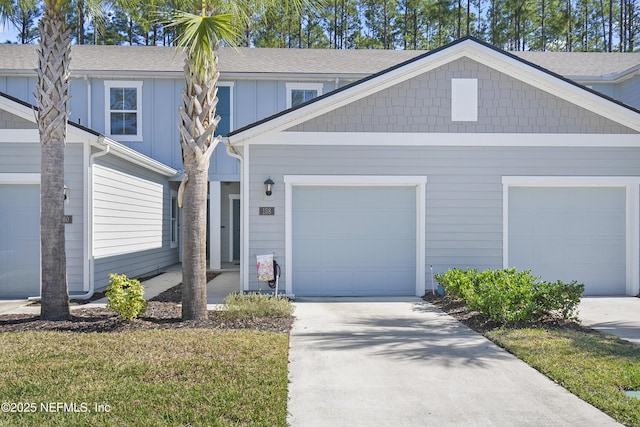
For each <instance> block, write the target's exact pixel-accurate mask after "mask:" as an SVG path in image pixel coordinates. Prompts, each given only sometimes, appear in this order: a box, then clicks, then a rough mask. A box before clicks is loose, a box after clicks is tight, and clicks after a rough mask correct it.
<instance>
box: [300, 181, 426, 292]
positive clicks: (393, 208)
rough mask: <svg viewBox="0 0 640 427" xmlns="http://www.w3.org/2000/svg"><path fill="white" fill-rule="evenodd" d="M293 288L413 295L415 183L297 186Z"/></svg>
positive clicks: (310, 290)
mask: <svg viewBox="0 0 640 427" xmlns="http://www.w3.org/2000/svg"><path fill="white" fill-rule="evenodd" d="M292 213H293V218H292V221H293V236H292V244H293V259H292V272H293V278H292V283H293V292H294V293H295V294H296V295H300V296H305V295H306V296H361V295H415V288H416V190H415V187H294V188H293V194H292Z"/></svg>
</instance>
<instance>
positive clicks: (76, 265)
mask: <svg viewBox="0 0 640 427" xmlns="http://www.w3.org/2000/svg"><path fill="white" fill-rule="evenodd" d="M83 154H84V146H83V144H78V143H69V144H67V146H66V149H65V159H64V168H65V177H64V183H65V185H66V186H67V187H68V188H69V189H70V192H71V193H70V199H69V203H68V204H65V207H64V210H65V214H66V215H72V216H73V223H72V224H67V225H65V239H66V254H67V277H68V282H69V291H70V292H76V293H77V292H81V291H82V290H83V289H84V285H85V281H84V256H83V254H84V227H85V223H84V209H83V206H84V205H83V203H84V196H83V195H84V194H85V191H86V188H85V185H84V163H83ZM0 173H40V144H39V143H15V144H14V143H9V144H4V143H2V144H0ZM35 226H36V227H39V224H35Z"/></svg>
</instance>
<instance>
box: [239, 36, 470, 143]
mask: <svg viewBox="0 0 640 427" xmlns="http://www.w3.org/2000/svg"><path fill="white" fill-rule="evenodd" d="M463 43H464V42H463ZM461 56H462V52H460V51H459V50H447V49H442V50H439V51H434V52H433V53H432V54H431V55H429V57H428V59H425V58H422V57H420V58H419V59H414V60H411V62H410V63H408V64H406V65H404V66H401V67H397V68H393V69H391V70H390V71H387V72H383V73H381V74H379V75H377V76H374V77H373V78H371V79H369V80H367V81H365V82H362V83H359V84H358V83H357V82H356V84H354V85H353V86H351V87H349V88H346V89H345V90H343V91H341V92H340V93H337V94H334V95H330V96H326V97H323V98H321V99H318V100H317V101H316V102H313V101H312V102H311V103H310V104H306V105H304V106H302V107H300V108H294V109H293V110H291V111H289V112H288V113H285V114H282V115H281V116H279V117H276V118H274V119H273V120H268V121H266V122H264V123H262V124H259V125H257V126H255V127H252V128H249V129H247V130H246V131H245V132H242V133H240V134H237V135H233V136H231V137H229V141H230V143H231V145H238V144H241V143H242V142H244V141H246V140H247V139H250V138H254V137H255V136H257V135H260V134H262V133H265V132H277V131H282V130H285V129H288V128H291V127H294V126H296V125H298V124H300V123H303V122H306V121H308V120H310V119H313V118H316V117H318V116H321V115H323V114H325V113H328V112H329V111H332V110H334V109H337V108H340V107H342V106H344V105H347V104H350V103H352V102H354V101H357V100H360V99H362V98H365V97H367V96H369V95H372V94H374V93H376V92H379V91H381V90H384V89H387V88H389V87H391V86H393V85H395V84H397V83H399V82H402V81H405V80H408V79H411V78H412V77H415V76H418V75H420V74H423V73H425V72H428V71H431V70H433V69H435V68H437V67H440V66H442V65H444V64H447V63H448V62H451V61H454V60H456V59H458V58H460V57H461ZM425 61H427V62H426V63H425Z"/></svg>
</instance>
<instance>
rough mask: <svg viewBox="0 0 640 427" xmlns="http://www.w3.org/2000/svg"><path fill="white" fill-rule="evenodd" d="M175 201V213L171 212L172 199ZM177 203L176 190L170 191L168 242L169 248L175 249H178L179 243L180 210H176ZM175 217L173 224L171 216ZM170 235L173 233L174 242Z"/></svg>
mask: <svg viewBox="0 0 640 427" xmlns="http://www.w3.org/2000/svg"><path fill="white" fill-rule="evenodd" d="M174 198H175V199H176V211H175V212H174V211H173V199H174ZM177 203H178V192H177V191H176V190H171V197H170V199H169V223H170V225H169V226H170V227H171V228H170V230H169V242H170V247H171V248H172V249H173V248H177V247H178V242H179V241H180V225H179V223H180V209H178V208H177ZM174 215H175V218H176V220H175V223H174V222H173V216H174ZM172 233H175V234H174V235H175V240H172V239H171V235H172Z"/></svg>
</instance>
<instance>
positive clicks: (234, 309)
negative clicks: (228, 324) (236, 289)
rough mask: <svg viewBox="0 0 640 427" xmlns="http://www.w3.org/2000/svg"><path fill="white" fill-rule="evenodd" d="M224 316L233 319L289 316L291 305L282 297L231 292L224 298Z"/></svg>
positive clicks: (291, 311)
mask: <svg viewBox="0 0 640 427" xmlns="http://www.w3.org/2000/svg"><path fill="white" fill-rule="evenodd" d="M224 303H225V306H226V311H225V312H224V313H225V315H226V316H228V317H230V318H233V319H246V318H255V317H276V318H281V317H291V316H292V315H293V305H292V304H291V302H290V301H289V300H288V299H287V298H284V297H280V296H278V297H272V296H271V295H264V294H259V293H250V294H238V293H233V294H230V295H228V296H227V298H225V300H224Z"/></svg>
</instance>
